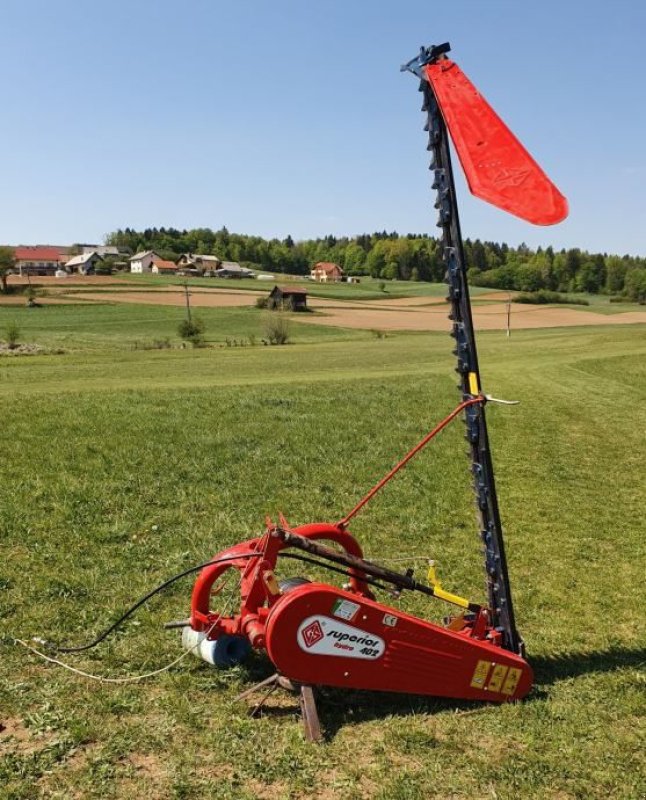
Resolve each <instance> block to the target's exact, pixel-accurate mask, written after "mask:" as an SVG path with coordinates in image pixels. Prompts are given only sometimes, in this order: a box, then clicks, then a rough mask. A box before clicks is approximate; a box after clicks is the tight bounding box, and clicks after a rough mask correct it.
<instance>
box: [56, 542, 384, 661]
mask: <svg viewBox="0 0 646 800" xmlns="http://www.w3.org/2000/svg"><path fill="white" fill-rule="evenodd" d="M262 555H263V553H244V554H242V555H237V556H226V557H225V558H219V559H217V560H215V561H206V562H205V563H204V564H198V565H197V566H195V567H190V568H189V569H186V570H184V572H179V573H178V574H177V575H173V577H172V578H169V579H168V580H166V581H164V582H163V583H160V584H159V586H156V587H155V588H154V589H152V590H151V591H150V592H148V594H146V595H144V596H143V597H142V598H141V599H140V600H137V602H136V603H135V604H134V605H132V606H130V608H129V609H128V610H127V611H126V612H125V613H124V614H122V615H121V616H120V617H119V619H118V620H116V621H115V622H113V623H112V625H110V627H108V628H106V629H105V630H104V631H103V632H102V633H101V634H99V636H97V638H96V639H94V640H93V641H91V642H88V643H87V644H83V645H78V646H77V647H61V646H60V645H58V644H56V643H55V642H47V644H48V645H49V646H50V647H52V648H54V649H55V650H56V651H57V652H59V653H81V652H83V651H84V650H91V649H92V648H93V647H96V646H97V645H98V644H101V642H102V641H103V640H104V639H107V637H108V636H109V635H110V634H111V633H112V632H113V631H114V630H116V629H117V628H118V627H119V626H121V625H122V624H123V623H124V622H125V621H126V620H127V619H128V617H130V616H132V614H134V613H135V611H137V609H138V608H141V606H143V605H144V603H146V602H148V600H150V598H151V597H154V596H155V595H156V594H159V592H162V591H163V590H164V589H166V588H167V587H168V586H170V585H171V584H172V583H175V581H178V580H179V579H180V578H184V577H185V576H186V575H190V574H191V573H192V572H199V571H200V570H201V569H204V568H205V567H210V566H212V565H213V564H224V563H226V562H227V561H234V560H237V559H239V558H260V557H261V556H262ZM278 555H279V556H280V557H281V558H291V559H294V560H295V561H305V562H306V563H308V564H313V565H314V566H316V567H322V568H323V569H327V570H330V571H331V572H337V573H339V574H340V575H345V576H346V577H348V578H352V577H355V576H353V574H352V573H351V572H350V571H349V570H345V569H341V568H340V567H334V566H332V565H331V564H328V563H325V562H323V561H317V560H316V559H314V558H308V557H307V556H301V555H299V554H298V553H285V552H280V553H278ZM361 580H363V581H364V582H365V583H368V584H370V585H371V586H375V587H376V588H377V589H381V590H382V591H384V592H391V590H390V589H389V588H388V587H387V586H383V585H382V584H381V583H379V582H378V581H375V580H373V579H372V578H369V577H368V576H364V577H363V578H361Z"/></svg>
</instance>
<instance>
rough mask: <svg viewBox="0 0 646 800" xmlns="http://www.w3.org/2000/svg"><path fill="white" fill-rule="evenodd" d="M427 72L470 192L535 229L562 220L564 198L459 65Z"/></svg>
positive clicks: (439, 66) (448, 64) (449, 63)
mask: <svg viewBox="0 0 646 800" xmlns="http://www.w3.org/2000/svg"><path fill="white" fill-rule="evenodd" d="M424 71H425V74H426V77H427V79H428V81H429V83H430V84H431V86H432V87H433V91H434V93H435V96H436V97H437V102H438V104H439V106H440V110H441V112H442V116H443V117H444V121H445V123H446V127H447V128H448V130H449V133H450V135H451V139H452V140H453V144H454V145H455V149H456V151H457V154H458V157H459V159H460V162H461V164H462V169H463V170H464V173H465V175H466V179H467V183H468V185H469V189H470V190H471V192H472V193H473V194H474V195H475V196H476V197H480V198H481V199H482V200H486V201H487V202H488V203H491V204H492V205H494V206H497V207H498V208H502V209H503V210H504V211H508V212H509V213H510V214H514V215H515V216H517V217H520V218H521V219H524V220H527V222H532V223H534V224H535V225H554V224H556V223H557V222H561V221H562V220H564V219H565V217H567V214H568V205H567V200H566V199H565V197H563V195H562V194H561V193H560V192H559V190H558V189H557V188H556V186H555V185H554V184H553V183H552V181H550V179H549V178H548V177H547V175H546V174H545V173H544V172H543V170H542V169H541V168H540V167H539V166H538V164H537V163H536V162H535V161H534V159H533V158H532V157H531V155H530V154H529V153H528V152H527V150H525V148H524V147H523V145H522V144H521V143H520V142H519V141H518V139H517V138H516V137H515V136H514V134H513V133H512V132H511V131H510V130H509V128H508V127H507V126H506V125H505V123H504V122H503V121H502V120H501V119H500V117H499V116H498V115H497V114H496V112H495V111H494V110H493V109H492V108H491V106H490V105H489V103H487V101H486V100H485V98H484V97H483V96H482V95H481V94H480V92H479V91H478V90H477V89H476V87H475V86H474V85H473V84H472V83H471V81H470V80H469V79H468V78H467V76H466V75H465V74H464V73H463V72H462V70H461V69H460V67H458V65H457V64H456V63H455V62H454V61H451V60H450V59H444V60H442V61H438V62H436V63H434V64H429V65H428V66H426V67H425V68H424Z"/></svg>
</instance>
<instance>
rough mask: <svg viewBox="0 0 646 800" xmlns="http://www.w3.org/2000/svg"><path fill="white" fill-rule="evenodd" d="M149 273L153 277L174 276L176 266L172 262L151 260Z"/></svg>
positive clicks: (157, 259)
mask: <svg viewBox="0 0 646 800" xmlns="http://www.w3.org/2000/svg"><path fill="white" fill-rule="evenodd" d="M150 271H151V272H152V273H153V275H175V274H176V273H177V264H176V263H175V262H174V261H164V259H163V258H153V262H152V267H151V268H150Z"/></svg>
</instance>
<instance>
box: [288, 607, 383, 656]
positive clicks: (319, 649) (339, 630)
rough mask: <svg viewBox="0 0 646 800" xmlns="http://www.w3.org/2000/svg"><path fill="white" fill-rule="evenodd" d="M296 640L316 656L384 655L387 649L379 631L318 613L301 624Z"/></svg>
mask: <svg viewBox="0 0 646 800" xmlns="http://www.w3.org/2000/svg"><path fill="white" fill-rule="evenodd" d="M296 641H297V642H298V646H299V647H300V648H301V650H304V651H305V652H306V653H315V654H316V655H326V656H340V657H342V658H364V659H369V660H375V659H377V658H380V657H381V656H382V655H383V654H384V651H385V649H386V643H385V642H384V640H383V639H382V638H381V637H380V636H377V634H376V633H369V632H368V631H364V630H361V628H355V627H354V625H346V624H345V622H340V621H339V620H338V619H333V618H332V617H324V616H323V615H322V614H317V615H316V616H314V617H307V619H304V620H303V621H302V622H301V624H300V625H299V626H298V631H297V632H296Z"/></svg>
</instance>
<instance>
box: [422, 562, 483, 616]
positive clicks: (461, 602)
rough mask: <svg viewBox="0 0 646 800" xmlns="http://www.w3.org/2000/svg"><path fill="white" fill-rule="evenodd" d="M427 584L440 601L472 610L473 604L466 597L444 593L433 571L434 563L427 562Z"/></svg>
mask: <svg viewBox="0 0 646 800" xmlns="http://www.w3.org/2000/svg"><path fill="white" fill-rule="evenodd" d="M428 582H429V583H430V584H431V586H432V587H433V594H434V595H435V597H437V598H439V599H440V600H446V602H447V603H453V605H454V606H460V608H466V609H473V607H474V605H473V603H470V602H469V601H468V600H467V599H466V597H460V596H459V595H457V594H451V592H446V591H444V589H443V588H442V584H441V583H440V580H439V578H438V577H437V572H436V571H435V561H429V562H428Z"/></svg>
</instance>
